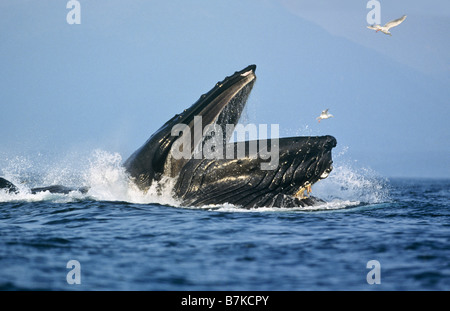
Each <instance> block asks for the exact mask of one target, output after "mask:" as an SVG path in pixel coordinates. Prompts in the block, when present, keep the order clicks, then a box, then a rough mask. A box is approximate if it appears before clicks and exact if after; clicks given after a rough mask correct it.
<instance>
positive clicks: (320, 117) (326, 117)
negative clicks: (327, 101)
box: [316, 109, 333, 123]
mask: <svg viewBox="0 0 450 311" xmlns="http://www.w3.org/2000/svg"><path fill="white" fill-rule="evenodd" d="M332 116H333V115H332V114H331V113H328V109H325V110H324V111H322V113H321V114H320V116H318V117H317V118H316V119H317V120H319V123H320V121H322V120H323V119H328V118H331V117H332Z"/></svg>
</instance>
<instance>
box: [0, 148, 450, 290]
mask: <svg viewBox="0 0 450 311" xmlns="http://www.w3.org/2000/svg"><path fill="white" fill-rule="evenodd" d="M69 160H71V159H69ZM69 160H68V162H70V161H69ZM121 161H122V159H121V157H120V156H119V155H117V154H114V153H108V152H104V151H96V152H94V154H93V155H91V156H90V159H89V161H87V165H86V166H83V167H80V166H79V165H78V164H76V165H72V166H70V165H69V166H68V167H66V168H64V164H67V163H59V164H55V163H54V165H53V166H52V167H53V168H52V169H49V167H50V166H48V167H43V168H42V167H41V168H40V169H36V163H33V161H30V160H29V159H26V158H20V157H18V158H14V159H7V160H6V161H5V162H4V163H2V164H3V167H2V171H1V173H2V175H3V176H4V177H5V178H7V179H10V180H12V181H13V182H15V183H16V184H17V185H19V187H20V188H21V190H22V191H21V193H20V194H6V193H4V192H0V289H1V290H68V291H70V290H164V291H165V290H176V291H198V290H202V291H203V290H220V291H236V290H245V291H247V290H252V291H253V290H258V291H259V290H268V291H272V290H276V291H285V290H286V291H292V290H294V291H297V290H450V260H449V259H450V247H449V238H450V203H449V201H450V200H449V199H450V180H449V179H444V180H437V179H436V180H434V179H387V178H384V177H380V176H378V175H377V174H376V173H374V172H372V171H371V170H368V169H361V168H355V167H352V166H351V165H349V164H348V163H345V162H339V161H335V169H334V170H333V172H332V173H331V174H330V176H329V177H328V178H327V179H326V180H323V181H320V182H319V183H317V184H316V185H314V186H313V195H316V196H318V197H320V198H323V199H325V200H327V203H326V204H323V205H320V206H315V207H308V208H294V209H291V208H262V209H252V210H245V209H241V208H239V207H236V206H231V205H226V206H204V207H197V208H193V207H183V206H180V205H179V204H178V203H177V202H176V201H175V200H174V199H172V198H171V196H170V190H169V189H170V185H171V182H172V181H170V180H167V181H165V182H164V183H163V184H161V185H155V186H154V187H153V188H152V189H150V191H149V192H148V193H147V194H143V193H140V192H139V191H138V190H137V189H135V188H134V187H133V186H132V185H130V184H129V182H128V179H127V178H126V175H125V173H124V171H123V169H122V168H121V166H120V163H121ZM84 162H86V161H83V163H84ZM44 172H45V173H44ZM64 182H65V183H64ZM57 183H63V184H65V185H68V186H70V185H71V183H73V184H74V185H75V184H77V185H87V186H90V187H91V190H90V191H89V192H88V193H87V194H81V193H79V192H72V193H70V194H68V195H63V194H50V193H40V194H36V195H32V194H30V192H29V189H30V188H31V187H33V186H42V185H49V184H57ZM71 260H76V261H77V263H79V265H75V266H73V265H69V266H68V265H67V264H68V262H69V261H71ZM373 260H375V261H376V263H378V264H379V265H375V266H373V265H371V264H370V265H368V262H369V261H373ZM78 276H79V277H80V278H79V279H77V280H79V284H76V283H75V284H71V283H74V282H73V280H75V279H76V278H75V277H78ZM68 279H69V281H68ZM375 279H376V280H377V281H378V282H377V283H378V284H377V283H375V284H369V283H373V282H370V281H371V280H375Z"/></svg>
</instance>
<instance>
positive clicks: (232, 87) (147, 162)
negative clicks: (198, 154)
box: [124, 65, 256, 190]
mask: <svg viewBox="0 0 450 311" xmlns="http://www.w3.org/2000/svg"><path fill="white" fill-rule="evenodd" d="M255 70H256V65H250V66H247V67H246V68H244V69H243V70H241V71H238V72H235V73H234V74H233V75H231V76H229V77H226V78H225V79H224V80H223V81H219V82H217V83H216V85H215V86H214V87H213V88H212V89H211V90H210V91H209V92H207V93H205V94H203V95H201V96H200V98H199V99H198V100H197V101H196V102H195V103H194V104H193V105H192V106H191V107H189V108H188V109H186V110H184V111H183V112H182V113H180V114H176V115H175V116H174V117H173V118H171V119H170V120H169V121H167V122H166V123H165V124H164V125H163V126H162V127H161V128H160V129H159V130H157V131H156V132H155V133H154V134H153V135H152V136H151V137H150V138H149V139H148V140H147V142H146V143H145V144H144V145H143V146H142V147H140V148H139V149H138V150H137V151H135V152H134V153H133V154H132V155H131V156H130V157H129V158H128V159H127V160H126V161H125V163H124V166H125V168H126V170H127V172H128V173H129V174H130V176H131V177H132V178H133V180H134V182H135V183H136V184H137V186H138V187H139V188H140V189H141V190H146V189H148V188H149V187H150V185H151V184H152V182H153V180H159V179H160V178H161V177H162V176H164V175H167V176H177V175H178V173H179V172H180V170H181V168H182V167H183V166H184V165H185V164H186V162H187V161H188V160H187V159H180V160H174V159H173V158H172V157H171V154H172V153H171V149H172V146H173V144H174V143H175V141H176V140H177V139H179V138H180V137H179V136H173V135H172V133H171V131H172V128H173V127H174V126H176V125H177V124H185V125H187V126H189V128H190V129H191V132H192V133H193V127H194V118H195V117H202V126H203V128H204V127H206V126H207V125H209V124H213V123H217V124H220V125H225V124H228V125H236V124H237V122H238V121H239V118H240V117H241V114H242V111H243V109H244V107H245V104H246V102H247V99H248V96H249V94H250V91H251V89H252V87H253V85H254V82H255V80H256V75H255ZM197 145H198V142H195V141H194V137H192V144H191V147H192V148H191V154H192V153H193V152H194V150H195V148H196V147H197ZM168 163H170V165H169V166H170V170H168Z"/></svg>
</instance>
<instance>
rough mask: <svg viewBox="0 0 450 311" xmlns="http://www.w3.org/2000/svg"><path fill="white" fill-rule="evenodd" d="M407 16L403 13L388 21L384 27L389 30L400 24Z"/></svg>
mask: <svg viewBox="0 0 450 311" xmlns="http://www.w3.org/2000/svg"><path fill="white" fill-rule="evenodd" d="M405 18H406V15H403V16H402V17H400V18H397V19H394V20H393V21H390V22H387V23H386V25H384V27H386V28H387V29H388V30H389V29H390V28H392V27H395V26H398V25H400V24H401V23H402V22H403V21H404V20H405Z"/></svg>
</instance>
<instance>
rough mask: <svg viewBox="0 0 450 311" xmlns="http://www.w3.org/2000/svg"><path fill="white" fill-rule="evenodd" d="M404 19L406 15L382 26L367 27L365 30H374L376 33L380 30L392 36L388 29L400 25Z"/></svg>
mask: <svg viewBox="0 0 450 311" xmlns="http://www.w3.org/2000/svg"><path fill="white" fill-rule="evenodd" d="M405 18H406V15H403V16H402V17H400V18H397V19H394V20H393V21H390V22H388V23H386V24H385V25H384V26H380V25H371V26H367V28H369V29H373V30H376V31H377V32H379V31H380V30H381V32H382V33H385V34H387V35H390V36H392V34H391V33H390V32H389V29H391V28H392V27H395V26H398V25H400V24H401V23H402V22H403V21H404V20H405Z"/></svg>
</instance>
